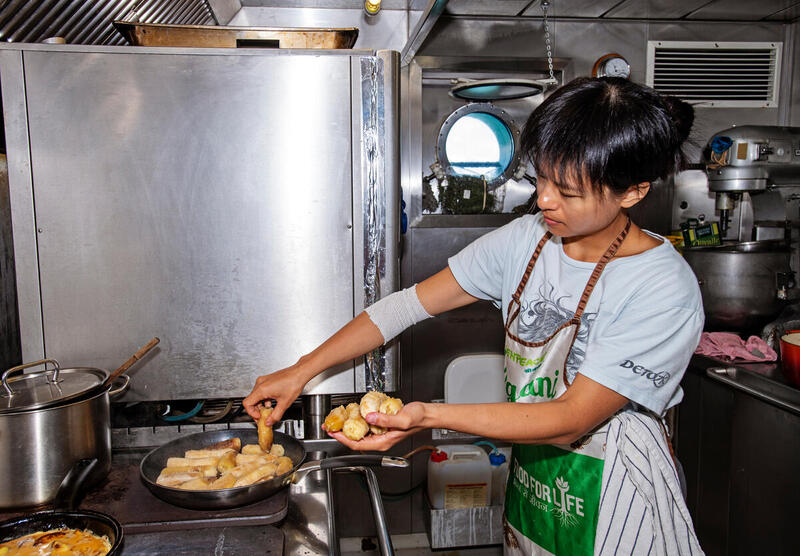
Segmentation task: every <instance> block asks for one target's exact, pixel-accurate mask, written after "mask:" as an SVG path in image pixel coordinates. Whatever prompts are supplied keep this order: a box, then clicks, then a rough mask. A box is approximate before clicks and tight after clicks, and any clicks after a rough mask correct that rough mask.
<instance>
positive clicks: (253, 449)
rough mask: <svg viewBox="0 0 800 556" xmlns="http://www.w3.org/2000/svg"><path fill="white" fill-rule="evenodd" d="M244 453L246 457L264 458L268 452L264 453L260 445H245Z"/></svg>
mask: <svg viewBox="0 0 800 556" xmlns="http://www.w3.org/2000/svg"><path fill="white" fill-rule="evenodd" d="M242 453H243V454H244V455H257V456H263V455H264V454H265V453H266V452H264V450H262V449H261V446H259V445H258V444H245V445H244V446H242Z"/></svg>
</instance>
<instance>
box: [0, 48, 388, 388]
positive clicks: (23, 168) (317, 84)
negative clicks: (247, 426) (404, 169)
mask: <svg viewBox="0 0 800 556" xmlns="http://www.w3.org/2000/svg"><path fill="white" fill-rule="evenodd" d="M396 58H397V55H396V53H384V52H379V53H377V54H376V55H373V54H370V53H368V52H359V53H358V54H356V53H353V52H347V53H331V52H328V53H316V52H315V53H310V52H305V51H304V52H294V53H287V52H285V51H238V50H237V51H233V52H228V51H225V52H223V51H221V50H213V49H142V48H132V47H118V48H107V47H105V48H104V47H78V46H62V47H54V46H44V45H16V46H15V45H3V46H0V83H2V87H3V89H2V92H3V106H4V108H5V110H6V125H7V130H9V131H10V132H9V133H8V143H9V168H10V178H11V194H12V200H11V204H12V218H13V227H14V238H15V255H16V260H17V269H18V271H17V283H18V287H19V288H20V289H21V292H20V299H21V300H24V302H22V301H21V302H20V307H19V309H20V320H21V330H22V345H23V346H22V347H23V352H24V354H23V356H24V359H25V360H26V361H27V360H32V359H35V358H40V357H41V356H43V355H45V354H48V355H50V354H52V355H54V356H56V357H58V359H59V361H60V362H62V363H63V364H65V365H66V364H73V363H78V362H86V363H88V362H91V363H92V364H93V365H94V366H99V367H105V368H114V367H116V366H118V365H119V364H120V363H121V362H122V361H124V360H125V359H126V358H127V356H128V355H129V354H130V353H133V351H135V349H136V348H137V347H138V345H139V344H141V343H142V342H143V340H146V339H147V338H150V337H152V336H154V335H156V336H159V337H160V338H161V344H160V346H159V348H158V351H156V352H155V353H154V355H153V357H152V358H151V359H150V360H148V361H145V362H143V363H142V364H140V366H139V367H138V370H137V371H136V372H135V373H134V375H133V389H132V391H131V393H130V394H129V395H128V398H127V399H131V400H154V399H180V398H203V397H228V396H243V395H245V394H247V393H248V392H249V390H250V388H251V387H252V385H253V382H254V380H255V378H256V377H257V376H258V375H261V374H265V373H267V372H271V371H274V370H277V369H280V368H283V367H285V366H287V365H289V364H291V363H294V362H295V361H296V360H297V358H298V357H299V356H300V355H302V354H303V353H307V352H308V351H310V350H311V349H313V348H314V347H315V346H316V345H318V344H319V343H321V342H322V341H323V340H325V339H326V338H327V337H328V336H330V335H331V334H332V333H333V332H335V331H336V330H337V329H338V328H340V327H341V326H342V325H343V324H344V323H345V322H347V321H348V320H349V319H351V318H352V317H353V316H354V315H355V314H357V313H358V312H360V311H361V310H362V309H363V307H364V303H365V298H366V296H365V282H364V280H365V273H364V271H363V267H364V264H365V263H366V259H367V258H369V257H371V256H372V255H371V253H370V252H369V243H368V239H367V238H368V237H370V236H371V235H374V234H377V235H379V236H382V237H383V238H384V241H383V243H382V244H380V245H379V253H377V257H376V260H378V261H379V266H378V267H377V273H378V279H379V280H380V285H379V288H380V289H379V290H378V291H380V292H382V293H383V294H385V293H388V292H390V291H393V290H394V288H395V286H396V281H397V275H396V272H395V268H394V267H395V266H396V263H394V262H393V261H395V260H396V259H397V251H396V245H397V236H396V234H397V229H396V226H395V225H394V223H393V222H394V220H395V219H396V217H397V208H396V207H394V205H396V204H397V203H398V202H399V201H398V199H397V197H398V194H399V187H398V179H397V172H396V171H394V170H393V168H394V165H395V164H396V163H395V162H393V159H394V158H395V155H396V144H397V140H396V138H395V135H396V133H397V124H396V121H395V120H396V118H397V111H396V109H395V108H394V107H395V105H396V101H395V100H394V97H395V96H396V86H397V85H396V78H395V76H396V70H395V69H392V67H393V64H394V66H396ZM364 59H370V60H372V59H376V60H380V63H381V64H382V65H383V68H384V69H383V73H384V74H385V75H383V76H381V77H380V80H379V81H380V82H379V83H378V82H376V87H375V94H376V95H377V97H376V100H375V101H374V102H376V106H382V108H381V110H382V112H383V115H382V120H383V121H381V122H373V123H374V124H375V127H374V129H375V130H377V133H378V137H377V138H376V141H377V144H379V145H381V147H380V148H381V157H382V158H383V159H384V161H383V162H382V163H381V162H379V163H378V166H377V167H376V168H375V169H374V171H375V172H377V173H378V174H379V176H377V177H375V178H374V179H373V180H372V181H370V179H369V175H368V173H367V171H368V170H369V169H370V168H371V164H372V163H371V162H370V160H371V159H372V156H373V153H371V152H370V151H369V150H368V149H367V147H366V145H365V142H364V140H363V134H364V127H363V126H362V116H361V114H362V113H363V114H366V113H367V111H366V110H365V109H364V106H365V103H367V104H368V103H370V102H373V101H370V100H369V99H366V98H365V97H364V91H365V88H364V85H363V82H362V81H363V80H362V77H361V67H362V61H363V60H364ZM387 66H388V67H387ZM23 69H24V71H22V70H23ZM378 85H380V86H379V87H378ZM367 89H368V90H369V88H367ZM26 137H27V138H29V141H30V148H29V149H27V148H26V144H25V142H26ZM12 143H13V144H12ZM386 159H388V160H386ZM372 183H374V184H379V187H381V188H382V192H381V193H380V195H378V196H377V197H376V198H377V201H376V202H378V203H384V204H385V206H383V207H376V209H377V210H381V211H383V212H384V213H385V215H386V217H385V218H384V219H383V220H382V221H381V220H379V221H376V222H375V225H377V226H383V227H384V229H383V230H378V231H377V232H376V231H374V230H373V231H370V229H369V226H368V225H367V222H366V221H365V220H364V218H363V217H362V212H363V209H364V204H365V203H366V202H367V199H368V198H369V197H370V196H371V195H372V194H371V193H370V191H369V189H370V187H372V185H371V184H372ZM390 219H391V220H390ZM56 354H57V355H56ZM394 359H395V358H394V357H393V350H390V354H389V355H387V361H389V364H388V365H387V366H388V370H387V372H386V373H385V374H384V380H385V381H386V383H387V388H391V387H393V386H394V384H395V382H394V381H395V379H396V377H395V374H394ZM363 377H364V365H363V363H361V362H360V361H359V362H356V364H353V363H350V364H345V365H341V366H340V367H338V368H336V369H334V370H332V371H329V372H326V373H325V374H323V375H322V376H320V377H318V378H317V379H315V380H314V381H313V383H312V384H310V385H309V387H308V388H307V391H306V393H314V394H320V393H335V392H353V391H356V390H358V389H363V387H364V379H363Z"/></svg>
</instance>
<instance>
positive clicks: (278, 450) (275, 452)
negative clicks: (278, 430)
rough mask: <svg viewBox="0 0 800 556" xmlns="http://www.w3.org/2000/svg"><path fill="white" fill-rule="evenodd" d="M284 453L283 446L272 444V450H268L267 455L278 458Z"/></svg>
mask: <svg viewBox="0 0 800 556" xmlns="http://www.w3.org/2000/svg"><path fill="white" fill-rule="evenodd" d="M285 453H286V451H285V450H284V449H283V446H281V445H280V444H273V445H272V448H270V449H269V455H271V456H275V457H278V458H279V457H281V456H282V455H283V454H285Z"/></svg>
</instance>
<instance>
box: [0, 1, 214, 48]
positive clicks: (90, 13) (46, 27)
mask: <svg viewBox="0 0 800 556" xmlns="http://www.w3.org/2000/svg"><path fill="white" fill-rule="evenodd" d="M132 11H135V13H136V20H137V21H140V22H142V23H175V24H186V25H216V24H217V21H216V19H215V17H214V13H213V12H212V10H211V8H210V7H209V4H208V2H207V1H206V0H5V1H2V2H0V40H2V41H5V42H41V41H43V40H44V39H47V38H49V37H63V38H64V39H66V41H67V42H68V43H70V44H107V45H120V44H128V43H127V41H126V40H125V39H124V38H123V36H122V35H120V34H119V32H117V30H116V29H114V27H113V25H112V24H111V22H112V21H114V20H116V19H122V18H124V17H126V16H129V15H131V12H132Z"/></svg>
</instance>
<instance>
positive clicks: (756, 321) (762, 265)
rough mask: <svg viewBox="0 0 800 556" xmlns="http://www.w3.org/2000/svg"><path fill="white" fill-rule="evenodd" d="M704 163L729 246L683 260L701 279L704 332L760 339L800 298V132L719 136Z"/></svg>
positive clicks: (767, 129)
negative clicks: (799, 292)
mask: <svg viewBox="0 0 800 556" xmlns="http://www.w3.org/2000/svg"><path fill="white" fill-rule="evenodd" d="M703 165H704V167H705V169H706V174H707V178H708V190H709V192H710V194H713V195H714V197H715V208H716V210H717V211H718V214H719V232H720V236H722V239H724V240H725V241H722V242H721V243H722V244H721V245H718V246H702V247H687V248H684V250H683V255H684V257H685V258H686V260H687V262H688V263H689V264H690V265H691V266H692V269H693V270H694V272H695V274H696V275H697V277H698V282H699V284H700V290H701V292H702V295H703V305H704V307H705V312H706V328H707V329H710V330H728V331H739V332H744V333H756V334H758V333H760V332H761V329H762V328H763V327H764V326H765V325H766V324H767V323H769V322H771V321H772V320H773V319H776V318H777V317H778V316H779V315H780V314H781V312H782V311H783V310H784V309H785V308H786V307H787V305H789V304H790V303H792V302H793V301H796V300H797V290H796V283H797V276H796V273H797V271H798V261H800V258H799V257H798V233H797V229H798V227H799V226H800V209H799V208H798V204H797V201H798V200H800V128H797V127H778V126H755V125H744V126H738V127H734V128H730V129H725V130H722V131H719V132H717V133H716V134H714V136H713V137H712V138H711V139H710V140H709V141H708V144H707V145H706V147H705V150H704V153H703Z"/></svg>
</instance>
